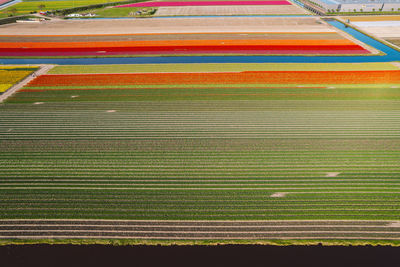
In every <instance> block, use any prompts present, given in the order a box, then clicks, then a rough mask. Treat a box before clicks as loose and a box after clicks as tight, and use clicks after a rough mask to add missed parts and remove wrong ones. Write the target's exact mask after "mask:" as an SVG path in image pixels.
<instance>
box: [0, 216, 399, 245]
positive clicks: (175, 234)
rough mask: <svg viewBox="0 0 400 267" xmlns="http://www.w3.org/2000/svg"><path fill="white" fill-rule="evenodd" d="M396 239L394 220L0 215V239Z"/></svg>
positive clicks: (397, 237)
mask: <svg viewBox="0 0 400 267" xmlns="http://www.w3.org/2000/svg"><path fill="white" fill-rule="evenodd" d="M3 238H14V239H18V238H20V239H24V238H29V239H45V238H52V239H57V238H72V239H74V238H116V239H125V238H131V239H182V240H184V239H222V240H224V239H246V240H250V239H305V238H307V239H330V238H341V239H388V240H398V239H400V224H399V223H398V222H396V221H394V222H393V221H338V220H336V221H335V220H332V221H329V220H322V221H306V220H302V221H171V220H169V221H168V220H166V221H154V220H151V221H148V220H131V221H130V220H1V221H0V239H3Z"/></svg>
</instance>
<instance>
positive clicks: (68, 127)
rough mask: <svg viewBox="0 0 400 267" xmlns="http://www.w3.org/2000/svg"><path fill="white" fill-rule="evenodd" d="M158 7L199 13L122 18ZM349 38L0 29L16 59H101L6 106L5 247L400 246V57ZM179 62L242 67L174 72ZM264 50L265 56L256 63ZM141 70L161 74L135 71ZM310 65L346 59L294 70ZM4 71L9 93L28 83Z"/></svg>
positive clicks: (193, 23)
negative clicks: (102, 244) (112, 61)
mask: <svg viewBox="0 0 400 267" xmlns="http://www.w3.org/2000/svg"><path fill="white" fill-rule="evenodd" d="M228 2H229V4H232V3H231V1H215V2H214V3H215V5H214V6H213V8H214V7H215V6H219V7H224V8H225V7H227V6H226V3H228ZM261 2H263V3H265V1H261ZM261 2H259V3H255V2H254V1H253V2H252V5H253V6H256V5H258V4H261ZM277 2H286V1H271V2H269V3H270V6H271V7H272V6H276V3H277ZM235 3H237V4H236V5H235V6H241V7H247V6H248V5H244V4H245V3H246V4H247V2H246V1H236V2H235ZM286 3H288V4H287V5H285V6H291V4H290V3H289V2H286ZM145 5H147V6H145ZM148 5H153V6H155V5H156V6H155V7H159V6H163V7H165V8H169V7H171V6H173V7H178V8H181V7H182V6H185V5H189V6H190V5H193V2H190V1H180V2H171V1H158V2H147V3H141V4H138V5H134V6H133V7H132V6H131V7H126V8H115V9H113V10H117V9H120V10H130V8H153V7H152V6H151V7H148ZM196 5H198V6H202V7H206V8H210V2H204V1H196ZM259 6H262V5H259ZM282 6H283V5H282ZM161 8H162V7H161ZM161 8H160V9H161ZM130 12H132V11H130ZM335 25H336V24H335V23H331V22H329V21H328V22H327V21H325V20H321V19H320V18H317V17H311V16H299V17H296V16H287V17H284V16H282V17H278V16H277V17H274V16H270V17H268V16H265V17H263V16H254V17H251V16H246V17H241V18H240V19H238V18H235V17H233V16H226V17H183V18H181V17H180V18H173V17H171V18H170V17H168V18H143V19H122V20H117V19H113V20H103V19H102V20H95V19H93V20H85V21H84V22H83V21H69V20H67V21H46V22H43V23H38V24H17V23H16V24H10V25H7V26H2V27H0V57H1V58H2V61H5V62H7V60H8V62H12V61H16V62H18V61H21V62H49V61H50V62H54V61H56V60H58V61H57V62H60V64H66V63H68V64H77V63H76V62H79V60H80V59H82V58H83V57H92V58H90V59H89V60H91V61H90V62H91V64H93V62H96V64H97V62H99V63H98V64H97V65H90V63H89V64H86V65H56V66H54V65H43V64H41V65H40V70H38V71H37V72H36V75H37V77H36V75H35V77H33V76H32V77H29V79H26V80H25V83H26V84H25V85H24V86H23V87H22V88H20V89H18V91H16V92H15V94H12V95H11V96H9V97H8V98H7V99H6V100H5V101H4V102H2V103H1V104H0V151H1V153H0V169H1V171H0V244H10V243H13V242H15V243H25V242H39V243H43V242H49V243H56V242H59V241H60V240H61V242H66V243H73V242H76V243H86V242H93V243H96V242H112V241H110V240H117V241H116V242H122V241H121V240H124V241H123V242H125V244H138V243H139V244H144V243H145V242H147V241H149V242H154V243H156V244H160V243H162V244H173V243H175V242H186V243H189V244H195V243H196V242H202V243H201V244H210V243H213V244H220V243H228V242H233V243H241V242H251V243H264V244H267V243H274V242H275V243H274V244H295V243H296V242H300V243H302V244H312V243H316V242H321V243H323V244H337V243H340V244H357V242H359V243H363V244H392V245H400V242H399V240H400V208H399V207H400V204H399V203H400V202H399V200H400V199H399V198H400V194H399V193H400V152H399V151H400V65H399V62H398V59H399V54H398V52H397V51H396V50H393V49H389V48H388V47H385V46H384V45H382V44H380V43H378V42H376V40H370V39H367V38H365V39H363V38H364V37H365V36H363V35H362V34H360V33H358V32H356V31H355V30H354V29H352V28H351V27H349V29H351V31H350V30H349V31H347V30H340V29H341V28H340V27H341V26H343V27H344V25H340V27H339V26H338V27H336V26H335ZM357 38H359V39H357ZM361 40H364V42H365V43H363V42H362V41H361ZM367 44H368V45H367ZM379 44H380V45H379ZM372 46H373V47H372ZM181 55H184V56H182V57H179V58H189V59H190V58H191V57H192V56H194V55H201V56H199V57H197V58H200V59H201V60H203V59H204V62H213V60H215V61H216V62H221V61H218V60H219V59H220V58H224V59H226V58H233V59H234V60H232V62H230V63H216V62H213V63H204V62H202V63H196V64H194V63H176V61H175V62H174V59H175V58H178V56H181ZM215 55H216V56H215ZM227 55H237V56H236V57H234V56H232V57H227ZM248 55H259V56H254V57H248V58H250V59H251V60H249V61H248V62H258V61H252V60H258V59H260V58H262V59H263V61H261V62H262V63H247V62H246V63H243V62H244V61H240V60H242V59H246V58H247V57H246V56H248ZM276 55H283V56H279V57H276ZM293 55H297V56H296V57H294V56H293ZM104 56H106V57H110V58H112V57H115V58H116V60H118V64H116V65H101V64H104V63H102V62H103V61H101V60H106V59H105V58H104ZM292 56H293V57H292ZM47 57H48V58H47ZM51 57H59V58H56V59H54V58H51ZM63 57H65V58H66V59H65V58H63ZM70 57H71V58H70ZM97 57H102V58H97ZM129 57H132V59H134V60H138V62H139V61H140V60H143V59H145V60H147V61H145V60H143V61H142V63H141V64H130V65H128V64H122V63H126V62H127V61H124V59H126V58H129ZM206 57H207V58H206ZM192 58H195V57H192ZM237 59H240V60H237ZM276 59H279V60H280V61H281V62H279V63H275V61H274V60H276ZM291 59H294V60H293V61H290V60H291ZM304 59H306V60H309V61H311V59H317V60H321V62H325V61H324V60H330V61H331V62H333V63H289V62H303V61H304ZM63 60H64V61H63ZM235 60H237V61H235ZM297 60H298V61H297ZM368 60H370V62H365V61H368ZM374 60H376V61H379V60H382V61H385V62H382V63H373V62H372V61H374ZM74 61H75V63H69V62H74ZM119 61H120V62H119ZM342 61H343V62H344V61H348V62H351V63H339V62H342ZM145 62H153V63H154V62H164V63H158V64H147V63H145ZM188 62H190V61H188ZM234 62H236V63H234ZM273 62H274V63H273ZM357 62H358V63H357ZM24 64H25V63H24ZM6 68H8V67H5V68H4V69H2V70H0V75H3V76H0V77H3V79H2V81H4V83H5V84H13V83H15V82H17V81H14V80H13V81H11V80H10V81H8V80H7V79H9V78H11V77H12V75H9V74H7V71H8V72H10V70H8V69H6ZM10 68H11V66H10ZM12 68H16V67H12ZM18 68H20V69H19V70H18V71H27V69H22V68H27V67H21V66H19V67H18ZM2 71H4V72H2ZM14 71H17V70H14ZM27 75H28V74H27ZM14 88H16V87H14ZM9 93H10V91H8V92H7V94H9ZM4 96H5V95H3V97H4ZM281 242H284V243H281Z"/></svg>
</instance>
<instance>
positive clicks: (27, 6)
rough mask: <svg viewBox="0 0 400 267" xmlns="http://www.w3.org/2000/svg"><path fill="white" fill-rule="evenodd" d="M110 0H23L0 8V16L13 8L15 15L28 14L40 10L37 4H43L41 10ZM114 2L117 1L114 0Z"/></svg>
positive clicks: (8, 12)
mask: <svg viewBox="0 0 400 267" xmlns="http://www.w3.org/2000/svg"><path fill="white" fill-rule="evenodd" d="M108 2H110V1H107V0H74V1H62V0H61V1H58V0H55V1H23V2H21V3H18V4H16V5H12V6H10V7H8V8H6V9H3V10H0V18H1V17H7V16H8V15H9V14H10V12H11V11H12V10H13V9H16V10H17V12H16V13H15V15H23V14H28V13H30V12H32V11H40V8H39V6H42V5H43V8H42V9H43V10H59V9H65V8H73V7H78V6H87V5H95V4H102V3H108ZM114 2H117V0H115V1H114Z"/></svg>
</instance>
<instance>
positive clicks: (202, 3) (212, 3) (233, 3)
mask: <svg viewBox="0 0 400 267" xmlns="http://www.w3.org/2000/svg"><path fill="white" fill-rule="evenodd" d="M254 5H259V6H260V5H262V6H266V5H291V3H290V2H288V1H193V2H143V3H135V4H128V5H121V6H116V7H162V6H254Z"/></svg>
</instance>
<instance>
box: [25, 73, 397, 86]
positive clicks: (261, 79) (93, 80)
mask: <svg viewBox="0 0 400 267" xmlns="http://www.w3.org/2000/svg"><path fill="white" fill-rule="evenodd" d="M399 73H400V71H398V70H393V71H390V70H388V71H332V72H326V71H245V72H232V73H218V72H217V73H141V74H109V75H104V74H82V75H42V76H39V77H38V78H36V79H35V80H33V81H32V82H30V84H29V86H54V85H57V86H62V85H68V86H74V85H75V86H76V85H80V86H82V85H101V86H106V85H125V84H129V85H139V84H142V85H143V84H182V85H184V84H221V83H222V84H260V83H261V84H263V83H264V84H265V83H271V84H340V83H342V84H368V83H383V84H384V83H399V82H400V75H399Z"/></svg>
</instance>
